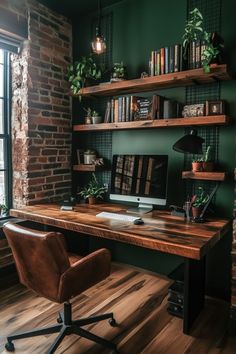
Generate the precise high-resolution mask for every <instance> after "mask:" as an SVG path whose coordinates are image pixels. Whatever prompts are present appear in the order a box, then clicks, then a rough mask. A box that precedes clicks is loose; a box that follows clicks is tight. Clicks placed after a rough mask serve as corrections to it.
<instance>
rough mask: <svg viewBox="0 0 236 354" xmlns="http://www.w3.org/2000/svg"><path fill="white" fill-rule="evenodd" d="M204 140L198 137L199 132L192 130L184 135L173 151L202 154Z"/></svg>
mask: <svg viewBox="0 0 236 354" xmlns="http://www.w3.org/2000/svg"><path fill="white" fill-rule="evenodd" d="M204 141H205V140H204V139H203V138H201V137H200V136H197V131H196V130H195V129H192V130H191V131H190V133H189V134H186V135H184V136H183V137H182V138H180V139H179V140H178V141H176V143H175V144H174V145H173V150H175V151H177V152H182V153H190V154H202V144H203V143H204Z"/></svg>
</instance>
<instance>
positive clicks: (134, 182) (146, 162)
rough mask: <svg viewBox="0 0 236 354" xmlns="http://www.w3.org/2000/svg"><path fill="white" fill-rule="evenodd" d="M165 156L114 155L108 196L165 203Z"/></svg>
mask: <svg viewBox="0 0 236 354" xmlns="http://www.w3.org/2000/svg"><path fill="white" fill-rule="evenodd" d="M167 166H168V156H167V155H114V156H113V164H112V176H111V194H110V199H112V200H118V201H119V200H120V201H127V202H138V203H140V204H142V205H143V206H145V204H147V205H148V204H150V205H166V190H167Z"/></svg>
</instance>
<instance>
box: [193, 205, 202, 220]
mask: <svg viewBox="0 0 236 354" xmlns="http://www.w3.org/2000/svg"><path fill="white" fill-rule="evenodd" d="M201 212H202V208H201V207H192V216H193V218H199V216H200V215H201Z"/></svg>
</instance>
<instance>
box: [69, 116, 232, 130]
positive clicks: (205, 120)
mask: <svg viewBox="0 0 236 354" xmlns="http://www.w3.org/2000/svg"><path fill="white" fill-rule="evenodd" d="M229 122H230V118H229V117H228V116H225V115H218V116H202V117H191V118H172V119H156V120H151V119H150V120H139V121H133V122H120V123H100V124H76V125H74V126H73V130H74V131H76V132H78V131H80V132H81V131H84V132H93V131H105V130H126V129H157V128H166V127H189V126H195V125H226V124H229Z"/></svg>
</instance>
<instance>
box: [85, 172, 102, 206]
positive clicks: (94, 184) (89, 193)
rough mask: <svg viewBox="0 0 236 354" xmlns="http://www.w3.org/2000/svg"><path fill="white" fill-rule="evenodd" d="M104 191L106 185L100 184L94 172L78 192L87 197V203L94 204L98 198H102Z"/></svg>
mask: <svg viewBox="0 0 236 354" xmlns="http://www.w3.org/2000/svg"><path fill="white" fill-rule="evenodd" d="M105 192H106V187H104V186H101V185H100V184H99V183H98V181H97V178H96V176H95V174H94V173H93V174H92V178H91V180H90V181H89V183H88V184H87V185H86V186H85V187H84V188H83V189H82V190H81V191H80V192H79V195H81V196H82V197H84V198H85V199H88V202H89V204H96V203H97V200H98V199H102V198H103V195H104V193H105Z"/></svg>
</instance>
